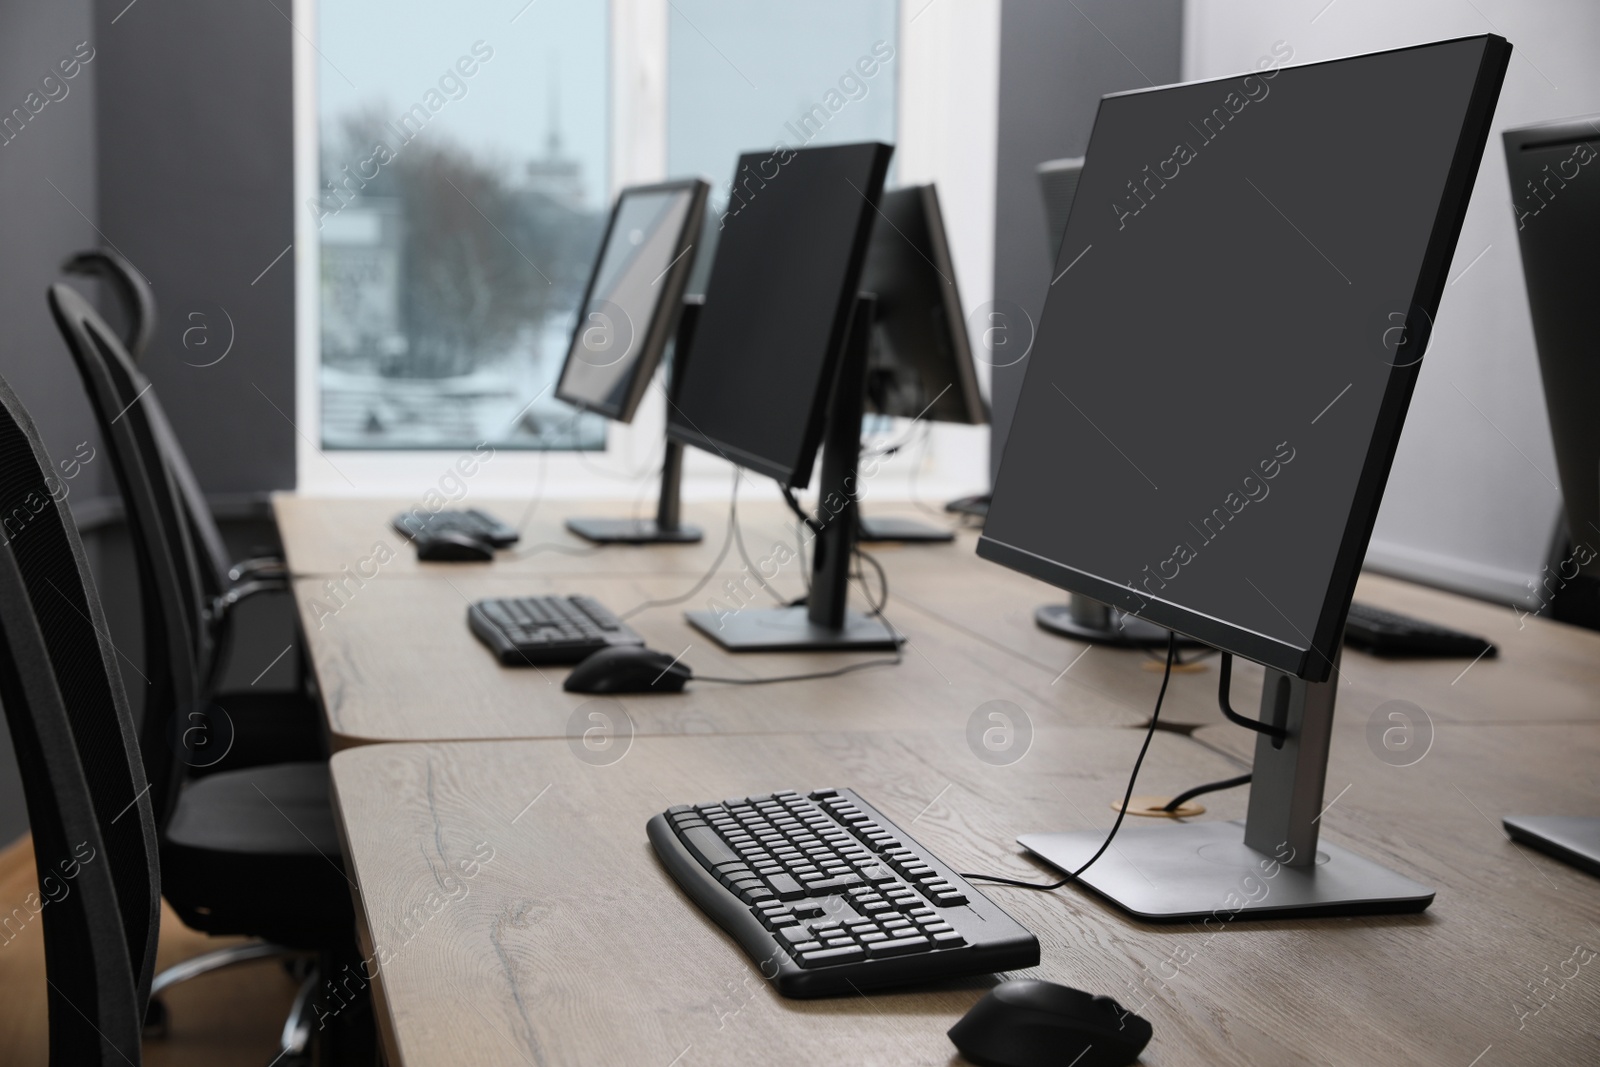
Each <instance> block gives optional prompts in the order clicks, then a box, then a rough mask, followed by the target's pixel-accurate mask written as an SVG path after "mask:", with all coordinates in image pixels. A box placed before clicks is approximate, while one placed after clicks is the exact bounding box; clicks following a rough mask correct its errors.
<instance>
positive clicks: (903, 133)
mask: <svg viewBox="0 0 1600 1067" xmlns="http://www.w3.org/2000/svg"><path fill="white" fill-rule="evenodd" d="M315 5H316V0H294V7H293V10H294V21H295V24H296V26H297V27H299V28H300V29H301V31H302V32H300V33H296V34H295V35H294V147H295V156H294V186H295V204H296V210H295V212H294V218H295V243H294V257H293V258H294V268H295V312H296V314H295V323H296V327H295V408H296V412H295V424H296V429H297V431H298V432H297V434H296V464H295V467H296V476H297V480H296V487H297V491H299V492H301V493H305V494H309V495H322V496H357V495H380V496H395V495H399V496H405V495H412V494H415V493H417V492H419V491H420V490H421V489H424V488H426V487H427V486H430V485H432V484H434V483H435V482H436V481H437V480H438V478H439V477H440V474H441V472H443V471H444V470H445V469H446V468H447V467H449V466H451V464H453V463H454V462H455V460H456V458H457V455H456V452H454V451H452V450H449V449H426V450H420V449H419V450H405V451H397V450H384V451H376V450H374V451H360V450H344V449H341V450H335V451H327V452H325V451H324V450H323V449H322V448H321V445H320V442H321V439H322V426H321V410H322V388H321V380H320V374H321V349H320V342H321V322H320V315H321V303H320V301H321V292H320V286H319V284H318V283H319V278H320V275H321V262H320V258H319V249H318V234H317V228H316V226H315V224H314V222H313V220H312V219H311V217H310V215H309V213H307V212H306V211H304V210H302V209H300V207H299V205H301V204H304V203H306V202H307V201H308V200H310V199H312V198H313V197H315V195H316V192H317V152H318V147H319V146H318V141H319V137H318V122H317V118H318V117H317V98H316V90H317V81H318V77H319V75H320V73H321V72H320V70H319V64H320V62H321V61H320V59H319V57H318V55H317V52H316V49H315V47H314V44H313V41H312V39H311V37H310V36H308V34H310V35H314V34H315V33H316V28H317V19H316V8H315ZM899 8H900V14H899V20H900V27H899V29H900V40H899V43H898V44H897V47H896V53H897V77H898V79H899V81H898V88H899V91H898V109H899V130H898V137H897V142H898V143H897V146H896V164H897V166H896V170H897V172H898V175H899V180H900V181H901V182H902V183H913V182H927V181H936V182H937V183H938V184H939V193H940V201H941V203H942V205H943V207H944V209H945V212H946V218H945V224H946V228H947V230H948V232H949V234H950V243H951V245H952V253H953V255H954V257H955V265H956V271H957V275H958V277H959V279H960V283H961V296H962V300H963V303H964V304H965V305H966V310H967V311H968V313H969V314H970V313H971V312H972V311H973V310H974V309H975V308H977V307H979V306H980V305H982V304H984V303H987V302H988V301H989V300H990V299H991V293H992V289H993V278H994V187H995V141H996V131H997V126H998V115H997V107H998V99H999V73H1000V71H999V67H1000V0H961V2H959V3H957V2H949V0H902V2H901V4H900V5H899ZM668 11H669V6H668V0H610V11H609V27H608V32H609V34H610V42H609V53H610V83H611V101H610V112H611V114H610V138H611V159H610V167H609V172H608V174H607V190H608V197H612V198H614V197H615V195H616V193H617V191H618V190H619V189H621V188H622V187H624V186H627V185H633V184H637V183H639V182H649V181H660V180H662V179H663V178H665V177H666V176H667V175H666V158H667V145H666V129H667V122H666V118H667V28H668ZM713 177H714V176H713ZM979 372H980V377H981V379H982V381H983V384H984V388H985V389H987V388H988V368H987V367H986V366H983V365H981V364H980V366H979ZM665 422H666V412H665V402H664V399H663V397H662V394H661V392H660V390H652V391H651V392H650V393H649V394H647V395H646V398H645V401H644V403H643V404H641V405H640V408H639V412H638V414H637V415H636V417H635V418H634V421H633V423H632V424H631V425H628V426H623V425H620V424H617V423H610V424H609V425H608V426H607V432H606V447H605V450H604V451H602V452H588V453H584V454H582V455H580V454H578V453H574V452H566V451H523V450H512V449H500V450H498V451H497V452H496V453H495V457H494V460H493V461H492V462H490V463H487V464H484V465H483V466H482V467H481V468H480V471H479V473H478V474H477V475H475V476H474V478H473V483H472V490H473V494H474V495H483V496H527V495H529V494H530V493H532V492H533V491H534V490H535V487H541V486H542V493H543V495H545V496H548V497H619V496H624V495H632V494H633V493H635V492H637V491H638V489H639V484H640V479H639V477H638V476H643V475H645V474H646V469H645V468H646V467H648V466H651V465H652V457H653V456H655V455H657V454H658V452H659V449H660V446H661V440H662V435H663V434H664V432H665ZM901 427H902V428H903V427H904V421H903V420H901ZM916 458H917V457H916V455H915V453H914V452H912V451H910V450H907V451H905V452H902V453H901V454H900V455H899V456H896V457H894V458H893V459H892V460H890V461H888V462H886V463H884V464H882V466H881V471H880V473H879V475H878V476H877V477H876V478H875V479H874V482H873V484H872V485H871V486H868V487H866V491H865V493H864V495H865V496H869V497H870V496H874V495H876V496H881V497H883V498H884V499H904V498H907V497H908V496H910V495H911V493H912V491H913V489H914V490H915V492H916V494H917V495H918V496H919V497H921V498H923V499H927V500H941V499H944V498H945V497H947V496H954V495H959V494H963V493H970V492H976V491H978V490H980V489H982V488H984V487H985V486H986V485H987V484H988V427H986V426H980V427H971V426H950V425H942V424H939V425H935V426H934V428H933V431H932V437H931V441H930V446H929V448H928V454H927V457H926V459H925V461H924V462H923V463H922V464H921V467H920V469H919V470H918V471H917V472H916V476H915V479H913V467H914V465H915V463H914V461H915V460H916ZM597 470H605V471H612V472H617V474H618V476H617V477H604V476H598V475H597V474H596V471H597ZM623 472H632V473H633V474H634V475H636V477H632V478H630V477H628V476H627V475H626V474H624V473H623ZM727 491H728V467H727V464H726V463H725V462H724V461H723V460H720V459H718V458H717V457H715V456H712V455H709V454H705V453H702V452H700V451H699V450H697V449H689V456H688V459H687V462H686V464H685V472H684V485H683V492H684V495H685V496H686V497H689V498H691V499H705V498H716V497H721V496H724V495H726V493H727Z"/></svg>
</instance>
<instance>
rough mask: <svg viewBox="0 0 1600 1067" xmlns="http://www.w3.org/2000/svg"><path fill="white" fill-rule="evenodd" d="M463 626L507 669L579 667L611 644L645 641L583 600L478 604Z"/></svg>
mask: <svg viewBox="0 0 1600 1067" xmlns="http://www.w3.org/2000/svg"><path fill="white" fill-rule="evenodd" d="M467 625H468V626H470V627H472V632H473V633H474V634H476V635H477V638H478V640H480V641H482V642H483V643H484V644H486V645H488V646H489V648H490V649H491V650H492V651H493V652H494V654H495V656H496V657H498V658H499V660H500V662H501V663H504V664H505V665H506V666H508V667H526V666H541V667H542V666H544V665H545V664H549V663H557V664H559V663H577V662H578V661H579V660H582V659H585V658H587V657H588V656H589V655H590V654H591V653H594V652H598V651H600V650H601V649H602V648H610V647H611V646H613V645H642V644H644V638H642V637H640V636H639V635H638V634H636V633H634V632H633V631H632V630H630V629H628V627H626V626H624V625H623V624H622V620H620V619H618V618H617V617H616V616H615V615H613V614H612V613H611V612H610V611H609V610H607V609H606V607H605V605H603V604H601V603H600V602H599V601H598V600H596V599H594V598H593V597H587V596H512V597H494V598H491V599H488V600H480V601H478V602H477V603H476V604H474V605H472V606H471V607H470V608H468V609H467Z"/></svg>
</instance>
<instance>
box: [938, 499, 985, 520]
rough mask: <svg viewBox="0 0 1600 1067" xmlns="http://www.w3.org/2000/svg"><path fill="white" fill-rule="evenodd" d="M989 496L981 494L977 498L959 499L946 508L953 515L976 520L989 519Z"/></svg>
mask: <svg viewBox="0 0 1600 1067" xmlns="http://www.w3.org/2000/svg"><path fill="white" fill-rule="evenodd" d="M989 499H990V497H989V494H988V493H979V494H977V495H976V496H963V497H957V498H956V499H955V500H952V501H950V503H948V504H946V505H945V506H944V509H945V510H946V511H948V512H950V514H952V515H970V516H971V517H973V518H975V519H986V518H988V517H989Z"/></svg>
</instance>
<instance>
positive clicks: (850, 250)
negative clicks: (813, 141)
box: [667, 142, 894, 488]
mask: <svg viewBox="0 0 1600 1067" xmlns="http://www.w3.org/2000/svg"><path fill="white" fill-rule="evenodd" d="M893 151H894V150H893V149H892V148H890V147H889V146H888V145H885V144H878V143H875V142H867V143H863V144H849V145H830V146H828V147H824V148H802V149H799V150H790V149H776V150H768V151H764V152H751V153H748V154H746V155H744V156H741V157H740V159H739V165H738V168H737V169H736V170H735V171H734V177H733V191H732V195H731V197H730V201H729V205H728V211H727V213H726V214H725V215H724V216H723V219H722V237H721V240H720V241H719V242H718V245H717V258H716V262H715V263H714V264H713V265H712V268H711V281H710V283H709V284H708V285H707V286H706V294H705V306H704V307H703V308H702V309H701V311H700V315H699V320H698V322H697V323H696V325H695V331H694V340H693V342H692V343H691V345H690V352H689V358H688V359H687V360H686V361H685V365H684V370H683V375H682V380H681V382H678V383H675V388H676V390H677V393H678V395H677V400H676V403H674V404H671V405H669V406H668V410H667V433H668V434H669V435H670V436H671V437H672V438H673V439H674V440H678V441H682V442H683V443H685V444H690V445H694V446H695V447H696V448H702V449H705V450H706V451H708V452H711V453H713V454H715V455H720V456H722V457H723V458H724V459H727V460H730V461H731V462H734V463H737V464H739V465H740V466H743V467H748V468H749V469H751V470H754V471H757V472H759V473H761V474H765V475H769V476H771V477H773V478H776V479H778V480H779V481H782V482H784V483H786V484H788V485H791V486H793V487H794V488H803V487H804V486H805V485H806V483H807V482H809V481H810V478H811V466H812V462H813V461H814V460H815V458H816V452H817V447H818V445H819V444H820V442H821V438H822V427H823V417H824V414H825V412H826V410H827V404H828V398H829V395H830V393H831V391H832V387H833V378H834V371H835V370H836V368H837V366H838V361H839V353H840V348H841V345H842V344H843V341H844V336H845V328H846V327H847V326H848V325H849V322H850V313H851V309H852V308H853V307H854V305H855V298H856V294H857V292H858V291H859V285H860V281H861V265H862V261H863V260H864V259H865V257H866V252H867V242H868V240H869V238H870V237H871V234H872V223H873V219H874V218H875V217H876V206H877V203H878V199H879V197H881V196H882V194H883V181H884V176H885V174H886V173H887V172H888V169H889V156H890V155H891V153H892V152H893Z"/></svg>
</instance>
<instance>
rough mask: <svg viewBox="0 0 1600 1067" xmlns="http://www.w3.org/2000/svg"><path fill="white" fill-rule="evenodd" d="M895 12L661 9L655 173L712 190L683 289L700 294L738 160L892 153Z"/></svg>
mask: <svg viewBox="0 0 1600 1067" xmlns="http://www.w3.org/2000/svg"><path fill="white" fill-rule="evenodd" d="M898 6H899V5H898V4H897V3H896V0H807V2H806V3H803V4H771V3H767V4H759V5H756V4H750V3H748V2H747V0H673V2H672V6H671V9H670V14H669V15H668V23H667V34H668V36H667V41H668V44H667V48H668V51H667V171H668V173H670V174H704V175H705V176H707V177H708V178H709V179H710V180H711V182H712V193H711V203H710V205H709V209H708V212H707V223H706V236H705V238H704V239H703V241H702V243H701V249H700V252H699V254H698V257H697V258H696V260H695V275H694V281H693V282H691V289H693V290H694V291H697V292H698V291H701V290H702V289H703V287H704V284H705V279H706V278H708V277H709V276H710V269H711V261H712V258H713V255H714V252H715V247H716V234H717V230H718V224H717V220H718V217H719V216H720V215H721V214H722V212H723V211H724V210H725V209H726V207H727V202H728V187H729V184H730V182H731V180H732V178H733V167H734V162H735V161H736V160H737V159H738V157H739V155H740V153H742V152H749V151H752V150H755V149H768V148H776V147H778V146H779V145H783V146H786V147H788V148H802V147H805V146H807V145H823V144H843V143H848V142H851V141H884V142H887V143H888V144H894V143H895V127H896V99H897V95H898V94H897V88H898V79H897V76H896V75H897V71H896V69H895V58H896V56H897V55H898V50H897V48H896V43H897V41H898V39H899V32H898V19H899V15H898ZM869 71H870V73H868V72H869ZM893 180H894V171H893V170H891V171H890V182H891V184H892V182H893Z"/></svg>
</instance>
